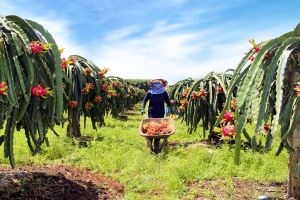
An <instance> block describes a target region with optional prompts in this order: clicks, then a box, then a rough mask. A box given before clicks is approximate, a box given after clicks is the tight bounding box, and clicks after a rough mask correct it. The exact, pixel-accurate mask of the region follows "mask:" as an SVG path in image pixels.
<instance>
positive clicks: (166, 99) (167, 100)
mask: <svg viewBox="0 0 300 200" xmlns="http://www.w3.org/2000/svg"><path fill="white" fill-rule="evenodd" d="M165 102H166V104H167V105H168V108H169V111H170V113H171V114H174V110H173V106H172V105H171V102H170V98H169V95H168V93H167V92H165Z"/></svg>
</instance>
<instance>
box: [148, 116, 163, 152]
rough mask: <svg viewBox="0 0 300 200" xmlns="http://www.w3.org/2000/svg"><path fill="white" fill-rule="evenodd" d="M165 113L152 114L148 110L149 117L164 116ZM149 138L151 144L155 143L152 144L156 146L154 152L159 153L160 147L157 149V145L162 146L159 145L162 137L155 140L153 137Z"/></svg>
mask: <svg viewBox="0 0 300 200" xmlns="http://www.w3.org/2000/svg"><path fill="white" fill-rule="evenodd" d="M164 115H165V113H160V114H152V113H150V112H148V118H164ZM149 140H150V142H151V144H152V143H153V144H152V146H153V147H154V152H155V153H159V151H160V149H156V148H155V147H159V146H160V145H159V142H160V139H154V141H153V139H149Z"/></svg>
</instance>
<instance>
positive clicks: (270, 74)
mask: <svg viewBox="0 0 300 200" xmlns="http://www.w3.org/2000/svg"><path fill="white" fill-rule="evenodd" d="M298 29H299V28H298V27H297V28H296V29H295V32H294V33H288V34H285V35H283V36H280V37H278V38H275V39H272V40H269V41H267V42H262V43H261V44H259V45H258V48H259V49H258V48H257V47H255V48H253V49H251V50H250V51H249V52H248V53H247V55H246V56H245V57H244V58H243V59H242V61H241V62H240V64H239V66H238V68H237V70H236V71H235V74H234V75H233V77H234V78H233V81H232V84H231V86H230V87H231V88H233V87H236V88H237V109H236V111H235V117H236V121H235V125H236V127H237V132H236V135H237V136H236V141H235V143H236V151H235V163H239V160H240V155H239V154H240V144H241V143H240V140H239V138H240V135H241V134H242V132H243V130H244V127H245V126H246V123H247V122H253V123H254V124H255V126H256V128H255V133H254V135H253V138H252V144H251V145H252V149H253V150H258V149H261V148H263V147H264V148H265V150H270V148H271V145H272V141H273V138H274V135H275V133H276V132H277V127H278V125H280V126H281V130H280V132H281V145H280V148H279V150H278V152H277V154H279V153H280V151H281V150H282V148H283V147H286V148H287V149H288V150H292V148H291V146H290V144H289V143H288V141H287V137H288V136H290V135H291V134H292V132H293V131H294V129H295V125H296V123H297V122H298V121H299V119H300V114H299V112H300V111H299V107H300V106H299V100H298V98H297V95H296V91H294V89H293V88H294V87H295V86H296V82H297V81H298V80H299V76H298V75H297V73H298V71H299V62H300V58H299V47H300V38H299V37H298V35H297V34H298V33H297V31H298ZM294 36H297V37H294ZM250 60H252V61H253V62H252V61H250ZM291 72H297V73H295V74H293V73H291ZM233 93H234V92H233V91H232V90H230V89H229V94H228V95H229V96H230V95H232V94H233ZM228 108H229V103H228V102H227V103H226V105H225V108H224V110H223V112H224V111H225V110H226V109H228ZM221 116H222V114H221ZM220 121H221V117H220V118H219V119H218V121H217V124H218V123H219V122H220ZM270 124H271V128H270V131H269V130H265V129H266V128H265V127H266V126H269V125H270ZM265 134H266V135H267V136H266V139H264V138H265ZM257 140H258V141H257ZM263 140H264V141H265V144H264V145H263Z"/></svg>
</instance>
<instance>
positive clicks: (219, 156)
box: [0, 115, 288, 199]
mask: <svg viewBox="0 0 300 200" xmlns="http://www.w3.org/2000/svg"><path fill="white" fill-rule="evenodd" d="M141 119H142V116H141V115H129V120H128V121H120V120H116V119H113V118H111V117H107V118H106V123H107V126H106V127H102V128H99V129H98V130H97V131H96V130H93V129H92V127H91V124H90V123H88V124H87V128H86V129H82V134H83V135H84V136H93V137H94V138H98V139H97V140H96V139H95V140H94V141H92V142H91V143H90V144H89V145H88V147H85V148H83V147H82V148H80V147H78V144H76V143H75V144H74V142H72V140H71V139H69V138H67V137H66V136H65V135H66V134H65V133H66V127H64V128H61V127H56V131H57V132H58V133H60V137H56V136H55V135H54V134H52V133H51V131H50V132H49V134H48V137H49V141H50V146H49V147H46V146H44V147H43V151H42V152H41V153H39V154H37V155H35V156H31V153H30V151H29V148H28V147H27V143H26V140H25V136H24V133H23V132H16V133H15V140H14V141H15V143H14V150H15V158H16V165H17V166H18V165H25V164H33V163H34V164H66V165H73V166H80V167H83V168H89V169H93V170H95V171H97V172H99V173H102V174H105V175H107V176H111V177H113V178H114V179H115V180H118V181H120V182H121V183H122V184H124V186H125V197H124V199H181V198H182V197H184V196H185V195H186V192H187V183H188V182H189V181H191V180H199V181H201V180H205V179H214V178H217V177H218V178H224V179H225V180H228V181H229V182H230V177H233V176H235V177H239V178H241V179H251V180H258V181H269V182H270V181H286V180H287V173H288V167H287V160H288V154H287V152H286V151H284V152H282V154H281V155H280V156H278V157H275V156H274V154H275V151H276V148H274V149H273V150H272V151H271V152H269V153H265V154H259V153H255V152H252V151H250V150H248V151H242V152H241V164H240V166H235V165H234V164H233V154H234V149H232V148H230V147H229V146H227V145H223V147H221V148H207V147H204V146H195V145H194V146H193V145H192V146H190V147H189V148H184V147H179V148H177V149H172V150H169V151H167V152H164V153H161V154H159V155H154V154H151V153H150V152H149V150H148V149H147V147H146V141H145V140H144V139H143V138H142V137H140V136H139V135H138V125H139V123H140V120H141ZM176 126H177V130H176V133H175V135H173V136H171V137H170V139H169V141H174V140H176V141H194V140H198V139H200V136H201V135H202V132H201V130H202V129H201V128H199V132H197V133H194V134H188V133H187V132H186V130H187V128H186V127H185V125H184V124H182V123H180V120H178V121H177V122H176ZM250 128H251V127H250ZM1 133H3V130H1ZM276 143H278V141H276ZM275 146H276V145H275ZM1 152H3V146H2V147H1ZM0 164H1V165H5V166H7V165H8V160H6V159H4V158H3V153H2V155H1V156H0ZM228 185H229V186H230V184H228ZM229 186H228V190H230V187H229Z"/></svg>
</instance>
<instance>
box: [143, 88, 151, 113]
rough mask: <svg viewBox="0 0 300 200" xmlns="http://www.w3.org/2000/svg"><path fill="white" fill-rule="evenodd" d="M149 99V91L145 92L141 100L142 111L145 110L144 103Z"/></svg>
mask: <svg viewBox="0 0 300 200" xmlns="http://www.w3.org/2000/svg"><path fill="white" fill-rule="evenodd" d="M149 99H150V93H149V92H147V93H146V95H145V97H144V99H143V102H142V112H145V107H146V104H147V102H148V100H149Z"/></svg>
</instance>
